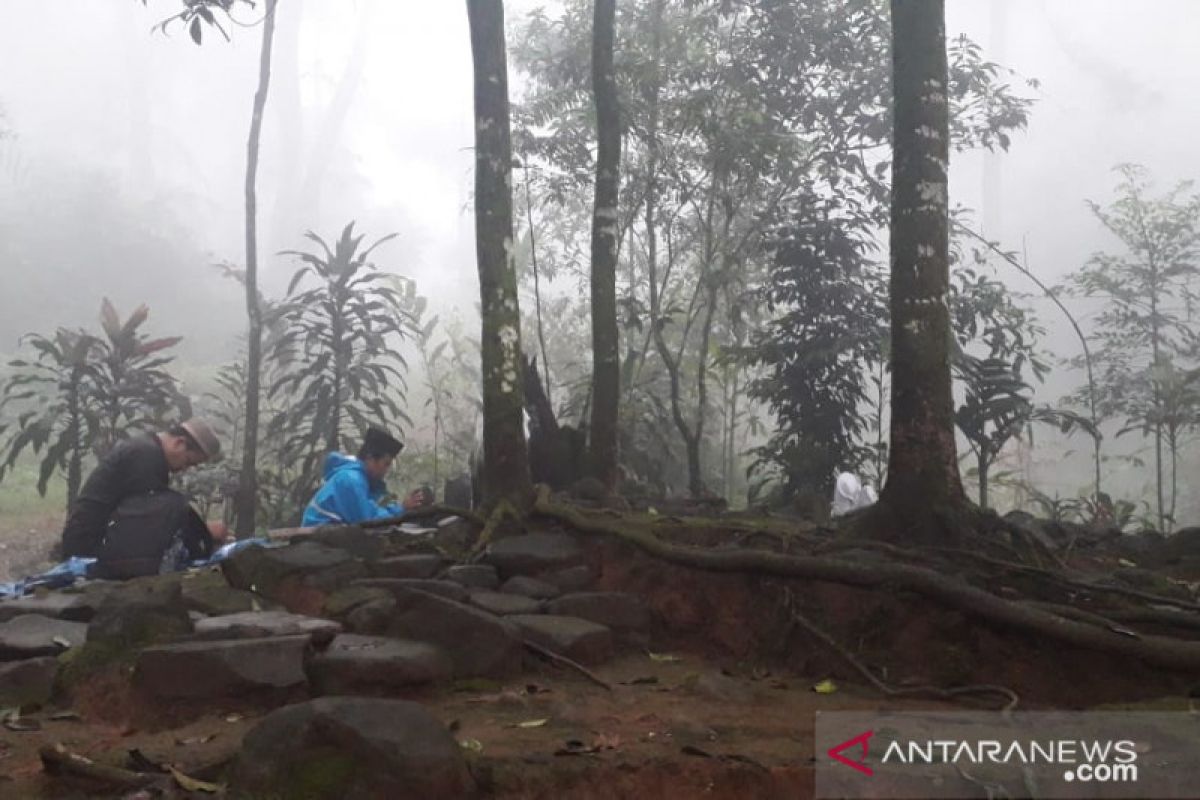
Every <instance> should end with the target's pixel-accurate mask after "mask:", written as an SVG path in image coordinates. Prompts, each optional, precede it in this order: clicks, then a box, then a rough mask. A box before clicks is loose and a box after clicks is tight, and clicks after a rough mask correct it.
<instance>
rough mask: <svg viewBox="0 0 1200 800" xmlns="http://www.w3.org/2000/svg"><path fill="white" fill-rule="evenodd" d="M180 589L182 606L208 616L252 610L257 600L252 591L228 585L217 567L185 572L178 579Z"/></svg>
mask: <svg viewBox="0 0 1200 800" xmlns="http://www.w3.org/2000/svg"><path fill="white" fill-rule="evenodd" d="M180 590H181V591H182V593H183V606H184V608H186V609H187V610H188V611H199V612H200V613H201V614H208V615H210V616H212V615H216V614H237V613H240V612H243V611H253V610H254V604H255V602H256V600H257V598H256V597H255V595H254V593H253V592H248V591H246V590H245V589H235V588H233V587H232V586H230V585H229V582H228V581H226V580H225V576H224V575H223V574H222V573H221V571H220V570H219V569H204V570H200V571H199V572H190V573H187V574H185V575H184V576H183V579H182V580H181V581H180Z"/></svg>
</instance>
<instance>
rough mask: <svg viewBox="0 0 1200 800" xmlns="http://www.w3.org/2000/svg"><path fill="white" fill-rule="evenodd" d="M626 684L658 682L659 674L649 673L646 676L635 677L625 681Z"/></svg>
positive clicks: (636, 684)
mask: <svg viewBox="0 0 1200 800" xmlns="http://www.w3.org/2000/svg"><path fill="white" fill-rule="evenodd" d="M624 683H625V685H626V686H647V685H650V684H655V683H658V676H657V675H647V676H646V677H644V678H634V679H633V680H631V681H624Z"/></svg>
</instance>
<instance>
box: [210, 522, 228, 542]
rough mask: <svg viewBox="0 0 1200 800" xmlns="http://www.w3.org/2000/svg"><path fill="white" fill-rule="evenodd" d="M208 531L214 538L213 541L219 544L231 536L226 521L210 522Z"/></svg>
mask: <svg viewBox="0 0 1200 800" xmlns="http://www.w3.org/2000/svg"><path fill="white" fill-rule="evenodd" d="M208 533H209V535H210V536H212V538H213V542H214V543H215V544H217V545H222V544H224V543H225V540H226V539H228V538H229V526H228V525H226V524H225V523H224V522H210V523H208Z"/></svg>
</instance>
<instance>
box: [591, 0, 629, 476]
mask: <svg viewBox="0 0 1200 800" xmlns="http://www.w3.org/2000/svg"><path fill="white" fill-rule="evenodd" d="M616 13H617V3H616V0H595V16H594V21H593V32H592V93H593V95H594V96H595V100H596V140H597V145H598V147H597V155H596V199H595V206H594V208H593V211H592V398H593V400H592V424H591V430H590V431H589V434H588V435H589V439H590V454H591V460H592V465H591V466H592V473H593V474H594V475H595V476H596V477H597V478H598V479H599V480H600V481H601V482H603V483H604V485H605V486H606V487H608V489H609V490H613V489H615V488H616V486H617V478H618V475H617V413H618V403H619V402H620V392H621V386H620V355H619V353H618V334H617V247H618V244H619V243H618V241H617V192H618V188H619V185H620V175H619V170H620V164H621V121H620V109H619V107H618V105H617V81H616V75H615V74H614V69H613V29H614V27H615V24H616Z"/></svg>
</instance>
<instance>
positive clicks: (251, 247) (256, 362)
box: [236, 0, 276, 536]
mask: <svg viewBox="0 0 1200 800" xmlns="http://www.w3.org/2000/svg"><path fill="white" fill-rule="evenodd" d="M275 6H276V0H267V14H266V18H265V19H264V20H263V38H262V49H261V51H260V54H259V65H258V90H257V91H255V93H254V112H253V116H251V118H250V137H249V139H248V141H247V144H246V316H247V318H248V319H249V322H250V329H249V334H248V335H247V337H246V338H247V342H246V344H247V348H246V350H247V360H246V429H245V431H244V432H243V433H244V435H245V440H244V443H243V445H242V474H241V486H240V487H239V489H238V509H237V525H236V530H237V533H238V535H239V536H245V535H249V534H251V533H253V532H254V527H255V519H254V516H255V511H256V507H257V504H258V503H257V500H258V473H257V471H256V469H257V465H256V463H255V462H256V461H257V460H258V400H259V393H260V386H261V383H262V309H261V308H260V307H259V304H258V220H257V207H256V206H257V199H256V196H255V179H256V178H257V176H258V143H259V139H260V138H261V136H262V118H263V108H264V107H265V106H266V104H267V89H268V88H269V87H270V85H271V42H272V39H273V38H274V36H275Z"/></svg>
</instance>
